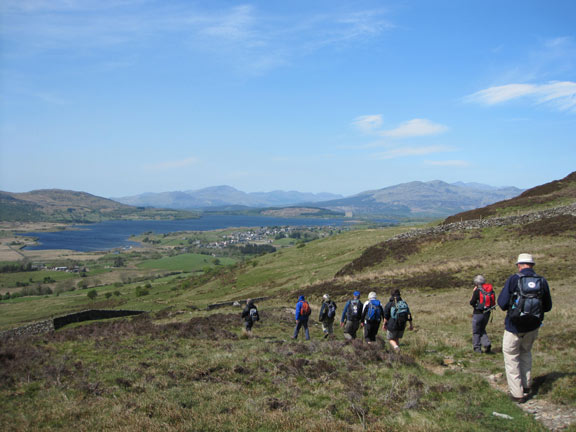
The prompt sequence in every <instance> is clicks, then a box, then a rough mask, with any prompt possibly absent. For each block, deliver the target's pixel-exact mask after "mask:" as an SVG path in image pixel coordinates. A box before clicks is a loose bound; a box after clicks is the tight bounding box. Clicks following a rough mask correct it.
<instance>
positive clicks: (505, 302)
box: [498, 268, 552, 334]
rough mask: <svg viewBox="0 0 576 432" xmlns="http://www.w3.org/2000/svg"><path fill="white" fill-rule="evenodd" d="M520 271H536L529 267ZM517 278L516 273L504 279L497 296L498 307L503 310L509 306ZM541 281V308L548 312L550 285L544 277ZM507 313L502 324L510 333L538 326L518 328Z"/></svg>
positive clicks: (530, 273)
mask: <svg viewBox="0 0 576 432" xmlns="http://www.w3.org/2000/svg"><path fill="white" fill-rule="evenodd" d="M521 273H522V274H525V275H526V276H534V275H536V272H535V271H534V270H533V269H531V268H525V269H522V271H521ZM518 279H519V277H518V274H513V275H512V276H510V277H509V278H508V280H507V281H506V284H505V285H504V288H503V289H502V292H501V293H500V295H499V296H498V306H500V309H502V310H503V311H508V309H509V307H510V300H511V299H512V296H513V294H514V292H515V291H516V290H517V288H518ZM543 279H544V278H543ZM542 282H543V283H542V287H543V289H544V293H543V295H542V310H543V311H544V312H549V311H550V310H551V309H552V297H551V296H550V287H549V286H548V282H547V281H546V279H544V280H543V281H542ZM509 315H510V314H509V313H507V314H506V320H505V321H504V325H505V327H506V330H507V331H509V332H510V333H516V334H517V333H525V332H529V331H532V330H536V328H538V327H536V328H530V329H518V328H516V326H515V325H514V324H513V323H512V322H511V321H510V317H509Z"/></svg>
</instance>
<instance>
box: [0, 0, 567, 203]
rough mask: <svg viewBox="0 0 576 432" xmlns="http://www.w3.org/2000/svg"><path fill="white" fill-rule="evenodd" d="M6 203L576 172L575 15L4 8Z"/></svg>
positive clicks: (402, 3)
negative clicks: (16, 197)
mask: <svg viewBox="0 0 576 432" xmlns="http://www.w3.org/2000/svg"><path fill="white" fill-rule="evenodd" d="M0 5H1V6H0V14H1V22H0V37H1V46H0V50H1V51H0V66H1V72H0V90H1V98H0V189H1V190H5V191H10V192H25V191H29V190H33V189H43V188H62V189H72V190H80V191H86V192H90V193H93V194H96V195H100V196H107V197H120V196H127V195H135V194H139V193H143V192H162V191H176V190H193V189H200V188H203V187H207V186H214V185H223V184H227V185H231V186H234V187H236V188H238V189H240V190H243V191H246V192H257V191H271V190H276V189H281V190H299V191H302V192H333V193H340V194H343V195H352V194H355V193H359V192H362V191H365V190H372V189H379V188H383V187H386V186H390V185H394V184H398V183H404V182H408V181H414V180H420V181H429V180H444V181H447V182H456V181H466V182H480V183H486V184H491V185H495V186H506V185H513V186H517V187H521V188H529V187H533V186H536V185H539V184H542V183H545V182H548V181H551V180H556V179H560V178H562V177H564V176H566V175H567V174H569V173H570V172H572V171H574V170H576V150H575V144H576V142H575V141H576V138H575V137H576V25H575V23H576V2H574V1H571V0H565V1H560V0H543V1H540V0H532V1H531V0H522V1H519V0H518V1H517V0H507V1H501V0H499V1H493V0H483V1H472V0H452V1H447V0H434V1H431V0H390V1H385V0H379V1H375V0H374V1H373V0H357V1H356V0H290V1H274V0H260V1H251V2H236V1H223V0H210V1H203V0H201V1H187V0H3V1H2V3H0Z"/></svg>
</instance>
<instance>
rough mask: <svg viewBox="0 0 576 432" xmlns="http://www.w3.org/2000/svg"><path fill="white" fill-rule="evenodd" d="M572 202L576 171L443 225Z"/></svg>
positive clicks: (574, 199)
mask: <svg viewBox="0 0 576 432" xmlns="http://www.w3.org/2000/svg"><path fill="white" fill-rule="evenodd" d="M574 202H576V171H575V172H573V173H571V174H569V175H567V176H566V177H564V178H563V179H561V180H554V181H552V182H549V183H546V184H543V185H541V186H537V187H534V188H532V189H528V190H526V191H524V192H522V193H521V194H520V195H519V196H517V197H515V198H512V199H509V200H504V201H500V202H497V203H494V204H491V205H488V206H486V207H483V208H479V209H474V210H470V211H466V212H462V213H458V214H455V215H453V216H450V217H448V218H446V220H445V221H444V223H451V222H458V221H465V220H472V219H479V218H487V217H497V216H506V215H509V214H513V213H523V212H532V211H535V210H538V209H546V208H552V207H557V206H562V205H567V204H571V203H574Z"/></svg>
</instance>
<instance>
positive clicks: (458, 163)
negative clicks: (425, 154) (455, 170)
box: [424, 160, 470, 167]
mask: <svg viewBox="0 0 576 432" xmlns="http://www.w3.org/2000/svg"><path fill="white" fill-rule="evenodd" d="M424 163H425V164H426V165H432V166H440V167H467V166H470V162H468V161H465V160H442V161H431V160H429V161H425V162H424Z"/></svg>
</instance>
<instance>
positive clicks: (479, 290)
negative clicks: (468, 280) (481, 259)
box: [470, 275, 496, 354]
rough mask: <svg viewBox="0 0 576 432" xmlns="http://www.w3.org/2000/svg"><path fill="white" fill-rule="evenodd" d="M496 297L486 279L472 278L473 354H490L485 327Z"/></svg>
mask: <svg viewBox="0 0 576 432" xmlns="http://www.w3.org/2000/svg"><path fill="white" fill-rule="evenodd" d="M495 299H496V296H495V294H494V288H493V287H492V284H487V283H486V278H485V277H484V276H482V275H477V276H476V277H475V278H474V291H472V298H471V299H470V306H472V307H473V308H474V310H473V312H472V346H473V348H474V352H475V353H478V354H482V348H484V353H486V354H490V353H492V344H491V343H490V338H489V337H488V333H487V332H486V326H487V325H488V322H489V321H490V315H491V313H492V309H494V308H495V307H496V300H495Z"/></svg>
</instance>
